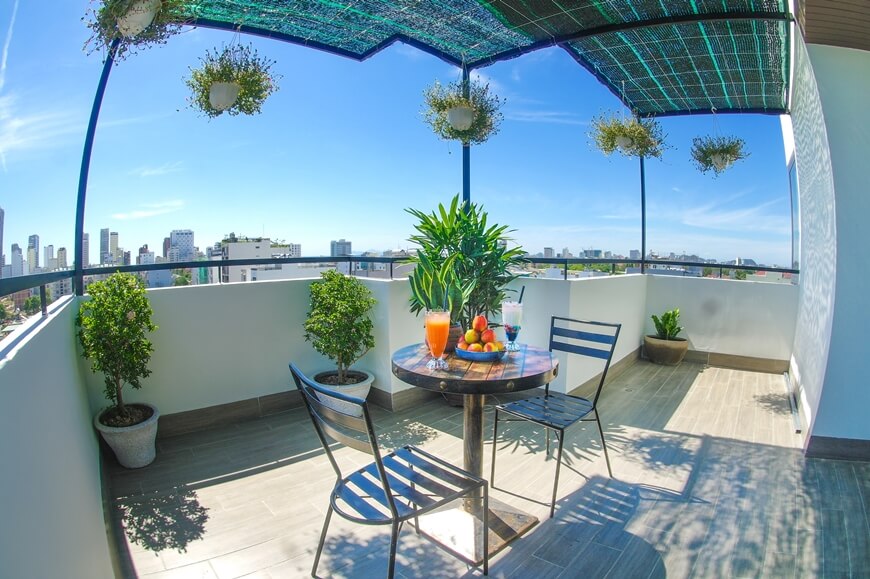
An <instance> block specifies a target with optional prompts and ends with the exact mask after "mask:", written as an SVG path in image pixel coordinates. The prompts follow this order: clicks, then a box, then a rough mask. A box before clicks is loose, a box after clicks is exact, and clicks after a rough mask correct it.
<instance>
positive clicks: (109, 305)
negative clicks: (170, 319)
mask: <svg viewBox="0 0 870 579" xmlns="http://www.w3.org/2000/svg"><path fill="white" fill-rule="evenodd" d="M88 294H89V295H90V299H89V300H88V301H85V302H83V303H82V304H81V306H80V307H79V313H78V316H77V317H76V326H77V328H78V332H77V333H78V338H79V342H80V343H81V346H82V355H83V356H84V357H85V358H86V359H88V360H90V362H91V370H93V371H94V372H102V373H103V374H104V376H105V396H106V398H107V399H108V400H109V401H110V402H111V403H112V405H111V406H110V407H109V408H107V409H105V410H103V411H101V412H99V413H98V414H97V416H96V417H94V426H95V427H96V429H97V430H98V431H99V432H100V434H102V436H103V438H104V439H105V441H106V442H107V443H108V444H109V446H110V447H111V448H112V450H113V451H114V453H115V456H116V457H117V458H118V462H120V463H121V465H122V466H125V467H127V468H139V467H143V466H146V465H148V464H151V462H152V461H153V460H154V457H155V455H156V453H155V446H154V441H155V439H156V437H157V422H158V419H159V417H160V414H159V412H158V411H157V408H155V407H154V406H152V405H150V404H144V403H135V404H126V403H125V402H124V396H123V388H124V385H125V384H129V385H130V387H131V388H133V389H135V390H138V389H140V388H141V387H142V378H145V377H147V376H149V375H150V374H151V370H149V369H148V362H149V361H150V360H151V354H152V352H153V351H154V346H153V345H152V344H151V340H149V339H148V333H150V332H153V331H155V330H156V329H157V326H156V325H154V323H153V322H152V321H151V314H152V311H151V304H150V302H149V301H148V296H147V295H146V292H145V286H144V284H143V283H142V281H141V280H140V279H139V278H138V277H136V276H135V275H133V274H129V273H114V274H112V275H110V276H109V277H108V278H106V279H105V280H103V281H98V282H94V283H92V284H91V285H90V286H88Z"/></svg>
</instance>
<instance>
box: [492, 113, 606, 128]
mask: <svg viewBox="0 0 870 579" xmlns="http://www.w3.org/2000/svg"><path fill="white" fill-rule="evenodd" d="M504 116H505V118H506V119H507V120H509V121H519V122H521V123H548V124H557V125H588V124H589V121H584V120H582V119H580V118H579V117H578V115H577V114H575V113H568V112H563V111H541V110H537V111H515V110H510V111H506V112H505V115H504Z"/></svg>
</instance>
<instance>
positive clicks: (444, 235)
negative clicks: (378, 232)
mask: <svg viewBox="0 0 870 579" xmlns="http://www.w3.org/2000/svg"><path fill="white" fill-rule="evenodd" d="M405 211H407V212H408V213H410V214H411V215H413V216H414V217H416V218H417V219H418V223H417V224H416V225H414V229H416V230H417V233H416V234H415V235H412V236H411V237H410V238H409V241H411V242H412V243H415V244H416V245H417V246H418V249H417V256H416V257H412V258H411V259H410V261H411V262H415V263H417V264H418V266H419V265H420V264H421V263H426V262H428V263H429V264H431V268H432V269H433V271H443V270H447V271H449V277H445V279H452V280H455V284H457V287H456V288H455V289H454V290H453V292H454V293H455V294H459V293H461V295H462V297H463V298H464V302H465V303H464V304H463V305H462V306H461V307H459V308H458V313H457V314H455V315H456V317H455V319H452V321H454V322H459V323H460V324H461V325H462V327H463V328H466V329H467V328H470V327H471V320H472V319H473V318H474V316H476V315H483V316H486V317H487V318H489V317H491V316H492V314H494V313H496V312H498V311H500V310H501V302H502V301H504V299H505V297H506V296H507V291H508V290H507V285H508V284H509V283H510V282H511V281H513V280H514V279H516V277H517V274H516V273H515V272H516V270H517V269H519V268H520V267H521V266H522V265H523V264H524V263H525V260H524V259H523V257H522V256H523V250H522V248H521V247H519V246H517V247H511V248H509V247H508V244H507V242H508V241H509V238H508V237H507V235H506V234H507V233H509V230H508V227H507V226H506V225H498V224H493V225H490V224H489V223H488V222H487V219H488V214H487V213H486V211H483V209H482V208H481V207H480V206H478V205H477V204H475V203H469V204H468V205H465V204H464V203H462V202H460V199H459V196H458V195H457V196H455V197H454V198H453V200H452V201H451V202H450V206H449V207H445V206H444V205H443V204H439V205H438V210H437V211H433V212H432V213H423V212H422V211H419V210H417V209H406V210H405ZM444 275H445V276H447V274H446V272H444ZM412 283H413V282H412ZM412 293H413V286H412ZM457 301H458V300H457ZM421 303H422V302H421V301H418V298H417V297H416V296H415V297H412V298H411V311H413V312H419V311H420V310H421V309H423V308H422V307H421V305H420V304H421ZM453 315H454V314H453V313H452V312H451V317H452V316H453Z"/></svg>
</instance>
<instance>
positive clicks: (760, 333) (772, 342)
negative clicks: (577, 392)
mask: <svg viewBox="0 0 870 579" xmlns="http://www.w3.org/2000/svg"><path fill="white" fill-rule="evenodd" d="M798 294H799V290H798V287H797V286H794V285H791V284H781V283H765V282H754V281H736V280H724V279H709V278H699V277H668V276H658V275H650V276H647V292H646V315H645V316H644V324H645V329H644V331H643V332H642V334H641V336H640V338H639V339H641V340H642V339H643V334H654V333H655V326H654V324H653V322H652V320H651V318H650V316H652V314H656V315H661V314H662V313H663V312H665V311H667V310H671V309H673V308H679V309H680V325H681V326H683V328H684V330H683V333H682V334H680V336H681V337H684V338H687V339H688V340H689V349H691V350H697V351H699V352H709V353H717V354H730V355H734V356H748V357H752V358H766V359H770V360H788V359H789V358H790V357H791V352H792V344H793V343H794V336H795V325H796V317H797V310H798Z"/></svg>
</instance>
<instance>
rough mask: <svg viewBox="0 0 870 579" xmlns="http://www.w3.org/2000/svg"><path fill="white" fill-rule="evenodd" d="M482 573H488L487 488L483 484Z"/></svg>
mask: <svg viewBox="0 0 870 579" xmlns="http://www.w3.org/2000/svg"><path fill="white" fill-rule="evenodd" d="M483 528H484V531H483V574H484V575H489V531H488V529H489V489H487V488H486V485H484V486H483Z"/></svg>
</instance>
